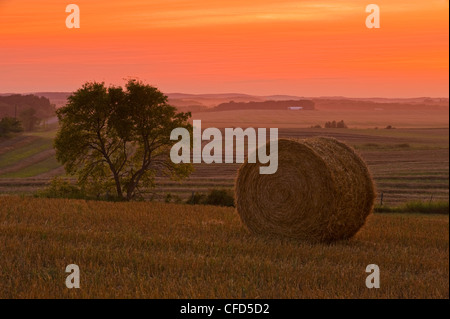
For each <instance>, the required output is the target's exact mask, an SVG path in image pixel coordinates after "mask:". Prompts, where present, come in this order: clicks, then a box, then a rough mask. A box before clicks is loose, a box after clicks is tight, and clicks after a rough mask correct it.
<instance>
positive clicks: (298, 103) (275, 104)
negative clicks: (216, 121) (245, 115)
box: [212, 100, 315, 111]
mask: <svg viewBox="0 0 450 319" xmlns="http://www.w3.org/2000/svg"><path fill="white" fill-rule="evenodd" d="M289 107H302V108H303V109H304V110H314V109H315V103H314V102H313V101H311V100H289V101H264V102H233V101H231V102H228V103H222V104H219V105H217V106H216V107H215V108H213V109H212V110H213V111H231V110H287V109H288V108H289Z"/></svg>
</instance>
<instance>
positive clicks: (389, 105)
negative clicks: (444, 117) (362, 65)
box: [314, 98, 448, 111]
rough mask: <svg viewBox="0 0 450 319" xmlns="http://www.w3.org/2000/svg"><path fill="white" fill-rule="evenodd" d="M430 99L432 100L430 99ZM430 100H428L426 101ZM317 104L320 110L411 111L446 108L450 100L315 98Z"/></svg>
mask: <svg viewBox="0 0 450 319" xmlns="http://www.w3.org/2000/svg"><path fill="white" fill-rule="evenodd" d="M428 100H430V101H431V102H430V101H428ZM426 101H428V102H426ZM314 102H315V105H316V107H317V109H319V110H332V109H333V110H339V111H343V110H347V111H348V110H358V111H364V110H370V111H373V110H378V111H384V110H386V111H387V110H397V111H411V110H446V109H448V100H445V99H441V100H439V102H434V103H433V100H431V99H424V101H423V102H422V103H419V102H417V103H414V104H413V103H401V102H379V101H376V102H375V101H363V100H351V99H345V98H342V99H314Z"/></svg>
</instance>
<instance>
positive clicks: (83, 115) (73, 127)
mask: <svg viewBox="0 0 450 319" xmlns="http://www.w3.org/2000/svg"><path fill="white" fill-rule="evenodd" d="M57 116H58V119H59V122H60V129H59V131H58V133H57V137H56V139H55V148H56V156H57V159H58V160H59V161H60V162H61V163H62V164H64V167H65V169H66V172H67V173H69V174H71V175H76V176H78V183H79V184H80V186H82V187H84V188H85V189H91V191H93V192H97V193H101V192H108V191H110V190H114V191H115V192H116V194H117V197H118V198H119V199H121V200H131V199H134V198H136V197H137V196H140V195H142V192H143V191H144V190H145V189H148V188H150V187H153V186H154V185H155V177H156V176H157V175H159V174H160V175H167V176H170V177H172V178H183V177H186V176H188V175H189V174H190V173H191V172H192V166H191V165H190V164H174V163H172V161H171V160H170V148H171V147H172V145H173V144H175V143H176V141H171V140H170V133H171V131H172V130H173V129H174V128H177V127H183V128H186V129H188V130H189V131H190V132H192V126H191V125H190V124H189V122H188V119H189V118H190V116H191V114H190V113H183V112H180V113H177V111H176V108H175V107H173V106H171V105H169V104H168V98H167V96H165V95H164V94H163V93H162V92H160V91H159V90H158V89H157V88H155V87H153V86H150V85H146V84H144V83H142V82H140V81H137V80H129V81H128V82H127V83H126V85H125V88H122V87H115V86H110V87H106V86H105V84H104V83H98V82H87V83H85V84H84V85H83V86H82V87H81V88H80V89H79V90H77V91H76V92H74V93H73V94H72V95H71V96H69V98H68V103H67V105H66V106H64V107H62V108H60V109H59V110H58V111H57Z"/></svg>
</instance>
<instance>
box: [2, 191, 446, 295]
mask: <svg viewBox="0 0 450 319" xmlns="http://www.w3.org/2000/svg"><path fill="white" fill-rule="evenodd" d="M0 243H1V245H0V298H106V297H112V298H449V217H448V216H442V215H441V216H428V215H384V214H377V215H372V216H371V217H370V218H369V220H368V223H367V224H366V226H365V227H364V228H363V229H362V230H361V231H360V232H359V233H358V234H357V236H356V237H355V238H353V239H352V240H350V241H344V242H338V243H335V244H332V245H325V244H314V245H311V244H308V243H304V242H298V241H294V240H288V239H286V240H278V239H267V238H261V237H257V236H254V235H252V234H250V233H248V231H247V230H246V228H245V227H244V226H243V225H242V224H241V222H240V219H239V217H238V215H237V213H236V212H235V211H234V209H232V208H218V207H211V206H188V205H176V204H164V203H155V202H148V203H143V202H139V203H108V202H87V201H83V200H55V199H37V198H30V197H18V196H4V197H0ZM69 264H77V265H78V266H79V267H80V271H81V288H80V289H72V290H69V289H67V288H66V286H65V278H66V276H67V275H68V274H66V273H65V267H66V266H67V265H69ZM368 264H377V265H378V266H379V267H380V271H381V288H380V289H368V288H366V286H365V279H366V276H367V275H368V274H367V273H365V269H366V266H367V265H368Z"/></svg>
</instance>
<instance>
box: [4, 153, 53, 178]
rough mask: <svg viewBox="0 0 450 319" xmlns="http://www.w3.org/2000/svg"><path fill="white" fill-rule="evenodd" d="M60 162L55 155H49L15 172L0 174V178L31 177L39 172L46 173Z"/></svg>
mask: <svg viewBox="0 0 450 319" xmlns="http://www.w3.org/2000/svg"><path fill="white" fill-rule="evenodd" d="M60 166H61V164H60V163H59V162H58V161H57V160H56V158H55V156H53V155H52V156H50V157H48V158H46V159H44V160H43V161H40V162H37V163H34V164H32V165H30V166H27V167H25V168H23V169H21V170H19V171H17V172H9V173H5V174H2V175H0V178H24V177H33V176H37V175H39V174H43V173H46V172H48V171H51V170H52V169H55V168H58V167H60Z"/></svg>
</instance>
